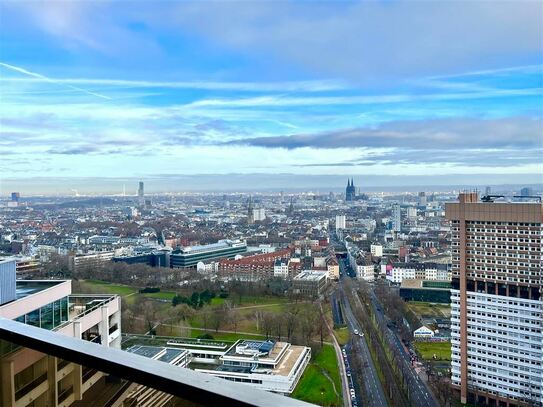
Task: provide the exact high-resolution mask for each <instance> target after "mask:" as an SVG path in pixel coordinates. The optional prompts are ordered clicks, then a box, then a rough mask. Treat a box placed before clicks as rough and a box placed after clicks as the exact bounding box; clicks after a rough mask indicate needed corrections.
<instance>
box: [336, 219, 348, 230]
mask: <svg viewBox="0 0 543 407" xmlns="http://www.w3.org/2000/svg"><path fill="white" fill-rule="evenodd" d="M345 226H346V221H345V215H337V216H336V230H340V229H345Z"/></svg>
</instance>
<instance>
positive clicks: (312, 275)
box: [294, 270, 328, 281]
mask: <svg viewBox="0 0 543 407" xmlns="http://www.w3.org/2000/svg"><path fill="white" fill-rule="evenodd" d="M326 274H328V273H327V272H326V271H317V270H305V271H302V272H301V273H300V274H298V275H296V276H295V277H294V280H305V281H319V280H320V279H322V278H323V277H326Z"/></svg>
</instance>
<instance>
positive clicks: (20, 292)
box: [15, 280, 65, 300]
mask: <svg viewBox="0 0 543 407" xmlns="http://www.w3.org/2000/svg"><path fill="white" fill-rule="evenodd" d="M64 281H65V280H61V281H59V280H55V281H39V280H17V282H16V288H15V293H16V295H17V299H18V300H19V299H21V298H24V297H28V296H29V295H32V294H36V293H37V292H40V291H43V290H46V289H48V288H51V287H54V286H55V285H57V284H60V283H63V282H64Z"/></svg>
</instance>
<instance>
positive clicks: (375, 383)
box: [334, 240, 439, 407]
mask: <svg viewBox="0 0 543 407" xmlns="http://www.w3.org/2000/svg"><path fill="white" fill-rule="evenodd" d="M334 241H335V240H334ZM338 262H339V266H340V283H339V289H338V297H341V301H342V307H343V318H344V320H345V322H346V323H347V325H348V326H349V329H351V331H354V330H355V329H357V330H358V331H360V332H361V331H362V329H361V326H360V324H359V323H358V321H357V319H356V318H355V317H354V314H353V312H352V309H351V305H356V306H360V307H362V308H363V306H362V303H361V301H360V298H359V296H358V293H355V292H354V291H353V294H354V295H353V298H355V299H356V300H355V301H357V302H358V304H350V303H349V301H348V299H347V297H346V295H345V292H344V291H343V290H344V289H345V288H344V287H343V284H342V283H341V279H345V278H355V277H356V274H355V273H354V270H352V269H351V267H350V266H349V264H348V262H347V260H346V259H343V258H338ZM371 306H372V309H373V313H374V314H375V316H376V319H377V323H378V326H379V327H380V329H381V330H382V331H383V332H384V334H385V337H386V339H387V343H388V344H389V346H391V347H394V348H396V350H395V353H396V354H398V355H401V357H400V359H399V360H397V361H396V363H398V364H399V367H400V369H401V371H402V372H404V377H405V378H406V380H407V381H408V389H409V391H408V399H409V401H410V403H411V404H412V405H414V406H417V407H419V406H420V407H439V403H438V402H437V400H436V399H435V397H434V396H433V394H432V392H431V391H430V390H429V388H428V387H427V386H428V385H427V383H426V382H424V381H423V380H422V379H421V378H420V377H419V375H418V374H417V372H416V371H415V368H414V366H413V365H412V363H411V356H410V355H409V353H408V352H407V351H406V350H405V347H404V346H403V344H402V342H401V341H400V339H399V338H398V336H397V335H396V334H395V332H393V331H392V330H391V329H390V328H389V327H388V326H387V323H388V321H387V318H386V316H385V315H384V313H383V309H382V307H381V306H380V304H379V301H378V300H377V297H376V296H375V293H374V292H373V291H371ZM354 338H356V339H355V341H357V342H356V344H357V345H360V346H359V349H361V352H358V353H355V354H353V356H356V357H360V358H361V361H362V366H364V368H365V369H367V371H368V373H369V374H367V375H364V377H363V378H362V379H363V380H362V381H363V383H364V388H365V391H366V395H367V400H368V405H370V406H372V405H374V406H385V405H387V402H386V397H385V393H384V391H383V387H382V385H381V383H380V381H379V379H378V376H377V372H376V370H375V366H374V364H373V360H372V359H371V355H370V353H369V348H368V345H367V343H366V341H365V340H364V338H361V337H358V336H354ZM366 366H367V367H366Z"/></svg>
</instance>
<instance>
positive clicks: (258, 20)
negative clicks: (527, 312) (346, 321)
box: [0, 0, 543, 183]
mask: <svg viewBox="0 0 543 407" xmlns="http://www.w3.org/2000/svg"><path fill="white" fill-rule="evenodd" d="M542 13H543V3H541V2H539V1H533V2H531V1H522V2H507V1H500V2H481V1H477V2H446V1H440V2H422V1H421V2H403V1H390V0H389V1H375V2H371V1H364V2H299V1H298V2H289V1H281V2H256V1H255V2H251V1H244V2H235V1H229V2H211V1H207V2H194V3H192V2H176V1H164V2H160V1H153V2H151V1H147V2H146V1H137V2H130V1H117V2H106V1H92V2H91V1H89V2H85V1H77V2H60V1H50V2H47V3H42V2H31V1H23V2H18V1H17V2H16V1H3V2H1V3H0V98H1V99H0V157H1V160H0V174H2V175H1V176H2V177H3V178H4V179H9V180H19V181H20V182H21V183H23V181H24V180H25V179H31V178H35V177H46V178H50V179H52V180H53V179H59V178H61V177H68V178H70V177H72V178H74V179H76V178H81V179H83V178H86V177H93V178H100V177H126V178H129V177H135V178H146V177H161V176H164V177H171V176H176V175H196V174H228V173H236V174H270V176H271V174H300V175H303V174H311V175H319V174H322V175H355V176H359V177H366V178H367V177H371V176H393V175H403V176H412V177H423V176H426V175H432V176H434V177H435V176H440V175H443V176H449V175H451V174H459V175H462V174H464V175H466V174H472V173H476V174H483V175H484V174H489V177H490V176H494V177H495V176H496V175H499V174H503V175H504V176H505V175H507V176H509V177H511V176H517V177H518V179H519V180H522V179H529V180H530V181H531V182H538V181H539V182H540V181H541V176H540V175H538V174H541V173H542V172H543V165H542V161H543V160H542V157H543V139H542V138H543V127H542V126H543V125H542V123H543V118H542V109H543V96H542V95H543V93H542V90H543V61H542V57H543V25H542V22H541V18H540V17H541V15H542ZM534 174H535V175H534ZM433 182H434V183H436V182H435V181H433Z"/></svg>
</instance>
